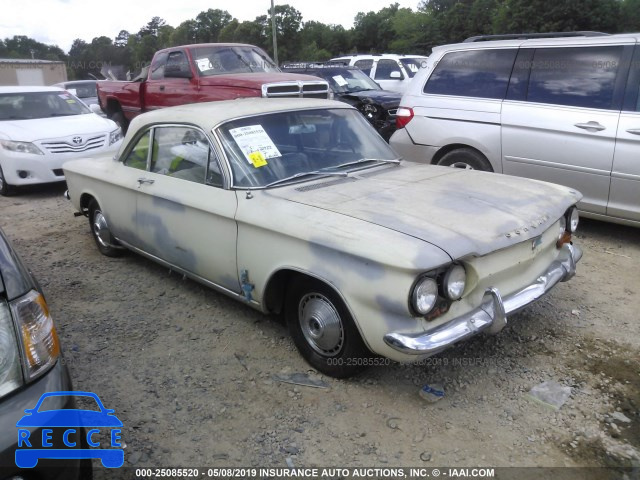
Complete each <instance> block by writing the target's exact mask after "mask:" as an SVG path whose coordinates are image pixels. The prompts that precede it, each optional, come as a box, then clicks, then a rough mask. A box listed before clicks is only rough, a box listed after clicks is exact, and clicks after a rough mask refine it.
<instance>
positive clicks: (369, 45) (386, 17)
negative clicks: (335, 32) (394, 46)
mask: <svg viewBox="0 0 640 480" xmlns="http://www.w3.org/2000/svg"><path fill="white" fill-rule="evenodd" d="M399 7H400V5H399V4H398V3H394V4H393V5H390V6H389V7H385V8H383V9H381V10H380V11H378V12H368V13H363V12H359V13H358V14H357V15H356V18H355V22H354V25H353V43H354V46H355V47H356V48H357V50H358V51H359V52H377V53H382V52H384V51H387V50H388V49H389V44H390V43H391V42H392V41H393V40H394V36H395V30H394V24H393V18H394V16H395V15H396V13H397V12H398V9H399Z"/></svg>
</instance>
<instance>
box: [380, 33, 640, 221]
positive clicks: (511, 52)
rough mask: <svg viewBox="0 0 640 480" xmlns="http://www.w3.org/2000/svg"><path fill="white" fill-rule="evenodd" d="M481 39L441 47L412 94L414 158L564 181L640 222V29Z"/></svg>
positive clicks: (400, 120) (404, 106)
mask: <svg viewBox="0 0 640 480" xmlns="http://www.w3.org/2000/svg"><path fill="white" fill-rule="evenodd" d="M562 35H565V36H563V37H553V38H546V36H545V37H542V38H529V39H524V38H522V36H517V38H514V39H504V38H505V37H508V36H498V39H496V38H495V37H490V38H489V39H487V38H484V37H479V38H475V39H473V40H475V41H470V42H465V43H460V44H455V45H446V46H442V47H437V48H435V49H434V51H433V54H432V55H431V56H430V57H429V59H428V60H427V65H426V68H424V69H421V70H420V71H419V72H418V74H417V75H416V78H415V80H414V82H413V83H412V84H411V85H410V87H409V89H408V90H407V92H406V93H405V95H404V96H403V97H402V100H401V102H400V108H399V110H398V116H397V126H398V130H397V131H396V133H394V135H393V136H392V138H391V140H390V144H391V145H392V147H393V148H394V149H395V150H396V151H397V152H398V153H399V154H400V155H401V156H403V157H404V158H405V159H407V160H412V161H418V162H427V163H433V164H438V165H446V166H453V167H459V168H474V169H480V170H487V171H493V172H500V173H506V174H509V175H516V176H521V177H528V178H535V179H539V180H545V181H549V182H554V183H560V184H563V185H567V186H570V187H572V188H575V189H576V190H579V191H580V192H582V194H583V195H584V198H583V199H582V201H581V202H580V204H579V207H580V209H581V210H582V211H583V212H584V216H587V217H593V218H599V219H604V220H608V221H612V222H616V223H624V224H629V225H636V226H640V96H639V90H640V45H638V43H639V41H640V34H619V35H606V34H595V33H594V32H575V33H574V35H575V36H569V37H567V36H566V35H567V34H562Z"/></svg>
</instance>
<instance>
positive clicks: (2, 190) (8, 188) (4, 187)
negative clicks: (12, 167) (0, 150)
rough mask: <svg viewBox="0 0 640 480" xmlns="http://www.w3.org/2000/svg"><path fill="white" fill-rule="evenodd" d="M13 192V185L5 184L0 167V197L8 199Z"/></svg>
mask: <svg viewBox="0 0 640 480" xmlns="http://www.w3.org/2000/svg"><path fill="white" fill-rule="evenodd" d="M14 191H15V190H14V187H13V185H9V184H8V183H7V180H6V179H5V178H4V173H3V172H2V167H0V195H2V196H3V197H8V196H9V195H11V194H13V193H14Z"/></svg>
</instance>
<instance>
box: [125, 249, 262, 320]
mask: <svg viewBox="0 0 640 480" xmlns="http://www.w3.org/2000/svg"><path fill="white" fill-rule="evenodd" d="M116 240H118V242H120V243H121V244H122V245H123V246H125V247H126V248H127V249H128V250H131V251H132V252H135V253H137V254H139V255H142V256H143V257H146V258H148V259H149V260H152V261H154V262H156V263H159V264H160V265H162V266H163V267H167V268H169V269H170V270H173V271H175V272H178V273H180V274H182V275H184V276H186V277H189V278H190V279H191V280H194V281H196V282H198V283H201V284H203V285H204V286H206V287H209V288H211V289H213V290H215V291H216V292H219V293H222V294H224V295H227V296H229V297H231V298H234V299H235V300H238V301H240V302H242V303H244V304H246V305H249V306H250V307H252V308H255V309H256V310H259V311H261V312H262V311H263V310H262V304H261V303H259V302H257V301H255V300H251V301H249V302H247V299H246V298H245V297H244V295H241V294H239V293H236V292H234V291H233V290H229V289H228V288H226V287H223V286H221V285H218V284H217V283H213V282H212V281H210V280H207V279H206V278H203V277H201V276H200V275H197V274H195V273H193V272H190V271H188V270H185V269H184V268H180V267H178V266H176V265H174V264H172V263H169V262H167V261H165V260H163V259H161V258H160V257H156V256H155V255H153V254H151V253H148V252H145V251H144V250H141V249H139V248H137V247H134V246H133V245H131V244H130V243H127V242H125V241H123V240H120V239H119V238H117V239H116Z"/></svg>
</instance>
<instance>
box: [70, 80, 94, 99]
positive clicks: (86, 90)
mask: <svg viewBox="0 0 640 480" xmlns="http://www.w3.org/2000/svg"><path fill="white" fill-rule="evenodd" d="M65 88H66V89H67V90H69V92H71V93H73V94H74V95H75V96H76V97H78V98H93V97H97V96H98V90H97V88H96V82H94V81H92V82H73V83H67V84H66V85H65Z"/></svg>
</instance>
